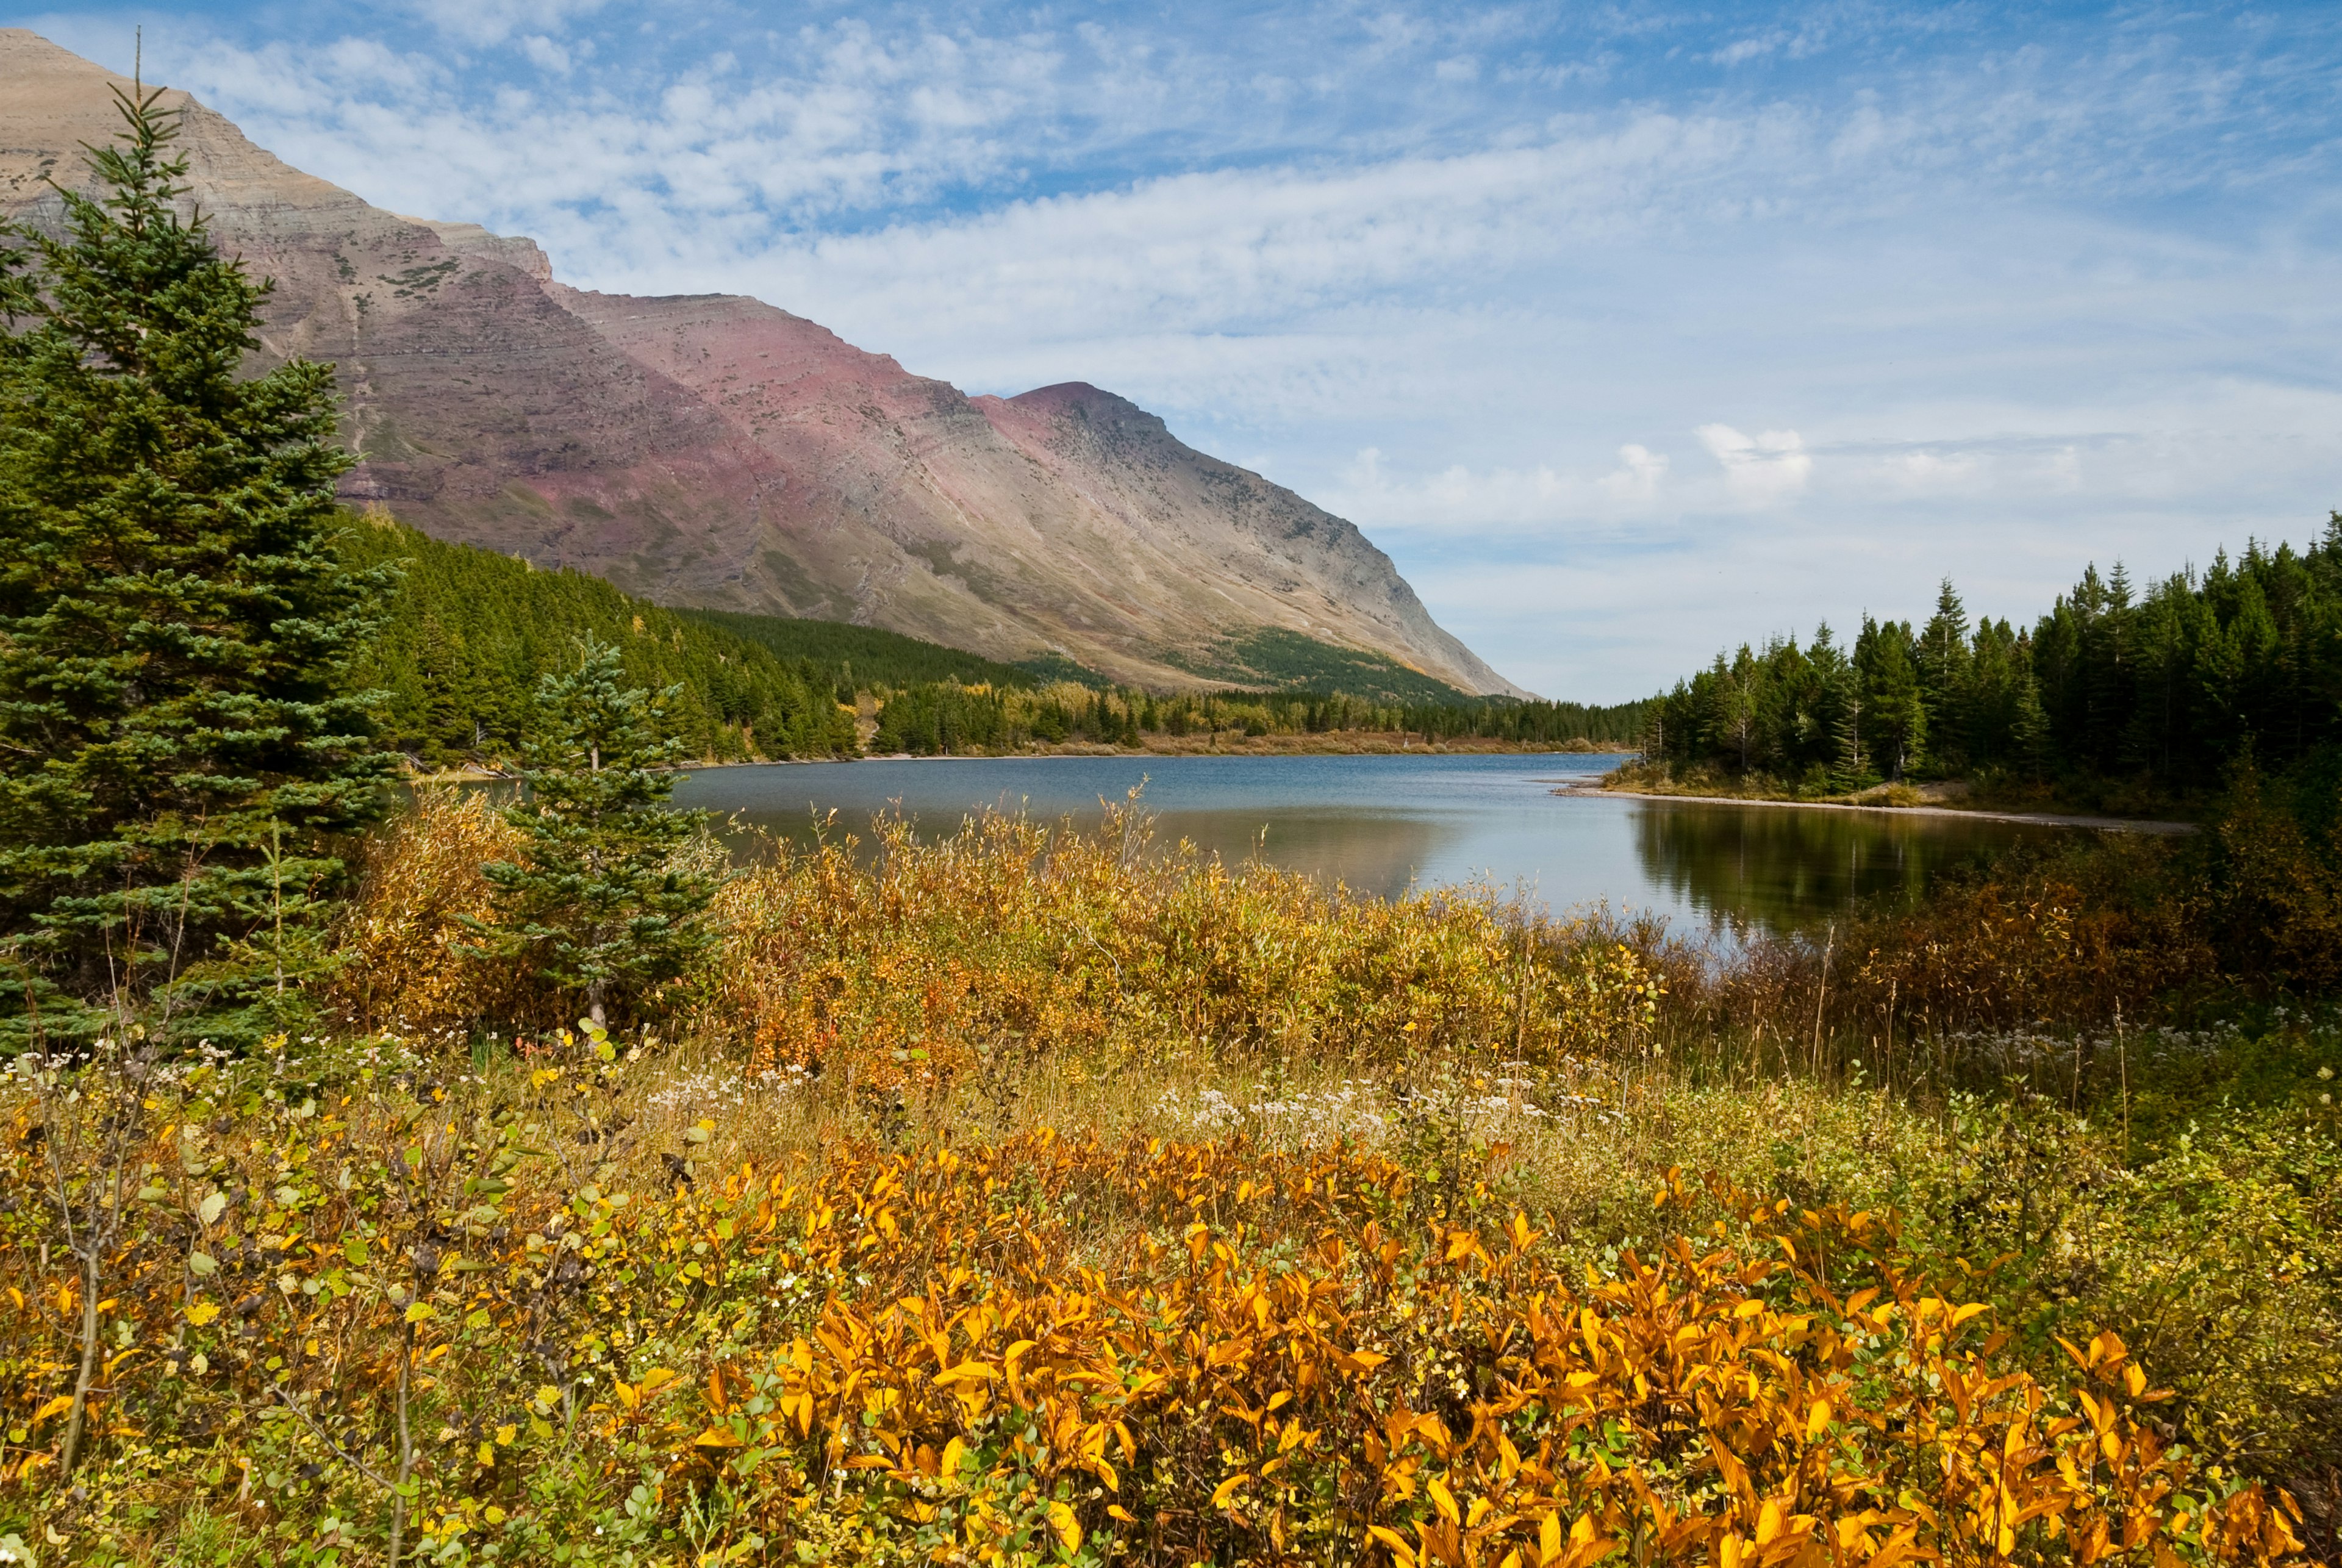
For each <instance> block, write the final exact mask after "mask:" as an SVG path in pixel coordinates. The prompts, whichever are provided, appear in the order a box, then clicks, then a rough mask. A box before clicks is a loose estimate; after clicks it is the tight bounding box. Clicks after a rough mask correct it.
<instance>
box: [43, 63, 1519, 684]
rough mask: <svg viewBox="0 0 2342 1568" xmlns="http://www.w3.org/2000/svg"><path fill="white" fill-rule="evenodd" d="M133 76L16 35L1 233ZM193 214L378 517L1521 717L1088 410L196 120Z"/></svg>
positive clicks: (1286, 498) (52, 207)
mask: <svg viewBox="0 0 2342 1568" xmlns="http://www.w3.org/2000/svg"><path fill="white" fill-rule="evenodd" d="M112 85H127V84H126V83H123V82H122V80H121V78H119V77H116V76H115V75H112V74H111V73H109V72H107V71H105V70H104V69H102V68H101V67H99V66H97V65H93V64H91V63H90V62H88V61H85V60H83V59H81V58H80V57H79V56H77V55H72V54H70V53H68V52H66V51H65V50H63V49H60V48H58V47H56V46H55V45H51V44H49V43H47V42H46V41H45V40H44V39H42V38H40V37H38V36H37V35H34V34H32V33H28V32H25V31H22V30H17V29H0V214H4V215H9V216H13V217H16V218H20V219H25V220H29V221H32V222H35V223H47V222H53V221H54V220H55V217H56V216H57V215H58V212H59V210H60V203H59V201H58V198H57V196H56V195H55V192H54V191H51V190H50V189H49V188H48V186H47V185H45V180H47V179H55V180H56V181H58V182H59V183H61V184H65V185H69V186H75V187H78V186H79V185H82V184H85V181H86V171H85V169H84V168H83V166H82V163H81V158H80V155H79V152H78V148H79V145H80V144H82V143H85V142H100V141H104V140H105V139H107V138H108V137H110V136H111V135H113V134H114V131H115V125H116V121H115V110H114V107H113V103H112V99H111V95H110V94H109V93H108V90H107V89H108V88H109V86H112ZM169 101H171V102H173V103H174V104H175V105H179V106H181V107H183V108H184V111H185V117H184V121H183V126H184V130H183V140H184V144H185V147H186V149H187V151H188V153H189V155H190V156H191V162H192V167H191V172H190V177H191V180H192V183H193V185H194V192H193V195H194V197H195V200H197V201H198V202H200V203H201V205H203V207H204V209H205V211H206V212H208V213H209V214H210V215H211V219H212V223H213V225H214V226H215V232H216V233H217V234H218V235H219V236H220V237H221V239H222V241H223V244H224V245H225V248H227V249H229V250H232V251H236V252H240V253H241V254H242V255H244V256H245V258H246V259H247V261H249V262H250V264H251V265H253V267H254V268H255V270H256V271H258V272H260V273H263V274H265V275H268V276H271V277H273V278H275V280H276V281H277V292H276V295H275V300H274V302H273V304H272V306H271V308H270V312H269V317H270V330H269V331H268V333H267V334H266V336H265V345H264V346H265V352H266V353H267V354H269V355H296V354H298V355H308V356H310V357H312V358H315V359H325V360H332V361H335V362H336V364H337V365H339V368H340V383H341V387H342V391H343V394H344V395H345V398H346V400H347V404H348V417H347V422H346V429H347V432H348V434H349V438H350V440H351V442H352V443H353V444H354V446H355V449H356V450H357V451H358V452H359V454H361V456H362V458H363V461H362V462H361V464H359V466H358V467H357V469H356V470H355V472H354V473H352V474H351V475H350V476H349V478H348V479H347V480H346V481H345V490H346V494H348V496H349V497H350V498H351V499H352V500H353V501H356V502H364V503H375V504H381V505H384V506H386V507H388V508H389V509H390V510H391V511H392V512H394V513H395V514H396V515H397V516H399V517H400V518H401V519H402V520H404V521H406V522H408V523H411V524H415V525H416V526H418V527H420V528H422V529H424V530H425V531H426V532H428V533H430V534H435V535H437V536H439V537H442V538H446V539H453V540H459V541H463V542H465V543H469V544H481V545H485V546H488V547H490V548H494V549H496V550H501V551H504V552H505V553H507V554H515V555H519V556H522V557H525V558H526V559H527V560H529V561H532V562H534V563H536V564H540V565H546V566H554V565H561V566H574V567H577V568H579V569H582V570H584V571H587V572H591V573H594V574H596V575H599V576H603V577H606V578H607V579H609V580H610V581H611V582H613V583H615V584H617V585H618V586H620V587H622V588H625V589H626V590H627V591H628V592H630V593H635V594H642V595H644V596H646V597H649V598H653V599H656V600H658V601H660V602H662V603H666V604H678V605H697V606H704V607H710V608H723V609H740V610H754V611H760V612H764V613H767V614H791V615H818V616H825V617H828V618H832V619H837V620H850V621H856V622H860V623H864V624H873V625H878V626H884V627H887V628H889V629H892V630H895V631H899V632H904V633H907V634H912V635H914V636H920V637H926V638H929V639H932V640H935V641H938V642H943V643H948V644H953V645H955V646H959V647H964V648H967V649H969V650H971V651H973V652H976V653H979V654H986V655H987V656H990V657H995V658H1002V659H1020V658H1029V657H1032V656H1034V655H1036V654H1043V653H1047V652H1052V651H1054V652H1057V653H1061V654H1065V655H1066V656H1068V657H1071V658H1073V659H1075V660H1077V661H1078V662H1080V663H1082V664H1087V665H1089V666H1091V667H1093V668H1095V669H1098V670H1101V671H1103V672H1106V673H1107V674H1113V675H1115V676H1116V677H1118V678H1121V679H1125V680H1135V681H1144V682H1146V683H1149V684H1158V685H1160V684H1191V683H1193V682H1195V681H1196V680H1198V679H1200V678H1206V677H1214V676H1221V677H1225V676H1227V675H1231V674H1240V673H1241V664H1240V662H1239V661H1240V654H1239V653H1238V652H1237V650H1240V649H1241V648H1242V647H1243V646H1244V645H1245V644H1246V641H1247V639H1254V640H1256V639H1257V638H1258V636H1259V634H1261V633H1263V632H1273V633H1284V634H1302V635H1305V636H1307V637H1310V638H1314V639H1316V640H1318V641H1320V642H1324V643H1328V644H1336V645H1338V646H1347V647H1354V648H1362V649H1366V650H1370V651H1373V652H1376V653H1380V654H1386V655H1388V656H1389V657H1392V658H1394V659H1396V660H1398V661H1399V662H1400V663H1402V664H1407V665H1409V666H1411V667H1413V668H1415V669H1417V670H1420V671H1422V672H1424V673H1425V674H1429V675H1432V676H1434V677H1435V678H1436V679H1438V680H1442V681H1445V682H1446V683H1448V684H1451V685H1455V686H1457V687H1459V688H1461V689H1463V690H1466V691H1471V692H1491V693H1496V692H1501V693H1517V691H1518V688H1516V687H1515V686H1513V685H1512V684H1510V683H1509V682H1507V681H1506V680H1505V679H1504V678H1503V677H1502V676H1500V675H1498V674H1496V672H1495V671H1494V670H1491V669H1490V668H1489V667H1488V666H1487V665H1486V664H1484V663H1482V662H1481V661H1480V659H1479V658H1477V657H1476V655H1475V654H1473V653H1472V652H1471V650H1470V649H1468V648H1466V646H1465V645H1464V644H1462V643H1460V642H1458V641H1457V640H1456V638H1455V637H1453V636H1451V635H1449V634H1447V633H1446V632H1445V631H1443V630H1442V629H1441V628H1440V627H1439V626H1438V625H1437V624H1435V623H1434V622H1433V621H1432V619H1431V617H1430V615H1429V614H1428V613H1427V612H1426V610H1425V609H1424V607H1423V604H1422V603H1421V602H1420V601H1419V600H1417V599H1416V595H1415V592H1414V590H1413V589H1411V588H1410V587H1408V586H1407V584H1406V581H1405V580H1404V579H1403V578H1401V577H1400V576H1399V574H1398V573H1397V572H1396V569H1394V567H1393V566H1392V564H1391V562H1390V559H1389V557H1388V556H1386V555H1385V554H1383V553H1382V552H1381V551H1380V550H1377V549H1376V548H1375V546H1374V545H1373V544H1371V543H1369V542H1368V541H1367V540H1366V537H1365V536H1364V535H1363V534H1360V533H1359V532H1358V530H1357V529H1356V527H1355V526H1354V525H1352V524H1349V523H1347V522H1345V521H1344V520H1342V519H1341V518H1338V517H1336V516H1333V515H1331V514H1328V513H1326V512H1324V511H1322V510H1320V509H1319V508H1317V507H1316V506H1313V505H1311V504H1309V503H1308V502H1306V501H1305V500H1303V499H1302V498H1301V497H1300V496H1298V495H1296V494H1294V493H1293V492H1291V491H1289V490H1286V489H1283V488H1281V487H1280V486H1277V485H1275V484H1270V483H1268V482H1267V481H1266V480H1265V479H1263V478H1262V477H1260V475H1258V474H1252V473H1249V472H1247V471H1246V470H1244V469H1241V468H1237V467H1235V466H1233V465H1231V464H1225V463H1222V462H1219V461H1218V460H1217V459H1215V458H1212V457H1209V456H1206V454H1202V453H1199V452H1196V451H1194V450H1193V449H1191V448H1189V447H1187V446H1186V445H1184V444H1181V443H1180V442H1179V441H1178V440H1177V438H1176V437H1175V436H1173V435H1172V434H1170V432H1169V431H1168V430H1166V428H1165V426H1164V424H1163V422H1162V421H1161V420H1160V419H1157V418H1156V417H1155V416H1154V415H1152V414H1147V413H1146V412H1145V411H1144V410H1142V409H1140V408H1138V407H1136V405H1135V404H1130V403H1128V402H1126V401H1125V400H1124V399H1122V398H1120V397H1116V396H1115V395H1114V394H1111V393H1106V392H1102V391H1100V390H1098V389H1097V388H1096V387H1092V386H1087V385H1081V384H1077V383H1076V384H1069V385H1063V386H1052V387H1045V388H1043V389H1041V390H1039V391H1037V392H1029V393H1026V394H1024V395H1023V396H1020V397H1014V398H1006V399H1002V398H996V397H969V396H966V394H962V393H961V392H960V391H958V390H957V389H956V388H955V387H953V386H950V385H946V383H943V382H940V381H936V380H931V379H929V378H927V377H924V376H918V375H912V374H910V373H909V372H907V371H906V370H904V369H903V367H902V366H901V365H897V364H896V362H895V361H894V360H892V359H890V358H887V357H886V356H884V355H872V354H867V353H865V352H863V351H862V350H860V349H858V348H856V347H855V346H853V345H851V344H848V343H846V342H844V341H842V340H841V339H839V338H838V337H837V336H836V335H834V334H832V333H830V332H828V331H826V330H825V329H824V328H822V327H820V326H818V325H815V324H814V323H812V322H809V321H806V320H804V319H802V318H801V317H798V316H794V315H789V314H788V313H787V312H786V311H783V310H778V309H776V308H775V307H773V306H771V305H765V304H763V303H761V302H759V301H757V300H753V299H746V298H742V297H737V296H733V295H692V296H684V297H675V298H656V299H637V298H630V297H626V296H623V295H599V294H590V293H586V292H583V291H580V290H576V289H573V288H569V287H566V286H565V285H562V284H560V283H559V282H557V281H556V280H555V278H554V276H553V274H552V268H551V266H550V265H548V264H547V262H546V260H545V255H544V254H543V253H542V252H541V251H539V250H538V249H537V247H536V246H535V245H534V244H532V243H531V242H529V241H527V240H525V239H511V238H505V237H502V236H499V235H492V234H489V233H488V232H487V231H485V230H484V229H482V228H480V227H479V226H477V225H471V224H461V223H442V222H434V221H430V220H424V219H415V218H407V217H401V216H399V215H395V214H392V213H388V212H385V211H383V210H382V209H380V208H377V207H374V206H371V205H368V204H366V203H365V202H364V201H362V200H360V199H359V198H358V197H357V196H355V195H352V194H350V193H349V192H347V191H345V190H342V189H340V188H339V187H337V186H335V185H329V184H327V183H326V182H325V181H323V180H319V179H316V178H314V177H313V176H311V175H305V174H303V173H301V172H300V171H299V170H297V169H294V168H291V167H289V166H287V165H285V164H284V163H282V162H281V161H279V160H278V159H276V158H275V157H273V156H271V155H269V154H268V153H266V152H265V151H263V150H262V149H261V148H259V147H256V146H255V145H253V144H252V143H251V142H250V141H249V140H247V139H246V138H245V136H244V135H243V134H242V133H241V132H239V131H238V130H237V129H236V128H235V126H234V125H231V124H230V123H229V122H228V121H227V120H225V118H223V117H222V116H220V115H217V114H215V113H214V112H212V111H211V110H209V109H206V108H205V107H204V106H203V105H200V104H198V103H196V102H195V101H194V100H193V99H191V98H187V97H185V95H172V97H171V99H170V100H169Z"/></svg>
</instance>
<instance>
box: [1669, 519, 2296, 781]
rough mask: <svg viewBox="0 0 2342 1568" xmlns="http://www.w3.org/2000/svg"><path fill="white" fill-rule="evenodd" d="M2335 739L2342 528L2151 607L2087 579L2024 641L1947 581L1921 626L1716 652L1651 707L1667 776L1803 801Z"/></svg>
mask: <svg viewBox="0 0 2342 1568" xmlns="http://www.w3.org/2000/svg"><path fill="white" fill-rule="evenodd" d="M2337 740H2342V513H2337V514H2333V516H2332V518H2331V519H2330V521H2329V522H2328V524H2327V530H2326V534H2325V536H2324V537H2323V538H2322V539H2320V540H2319V541H2318V542H2317V544H2313V545H2311V546H2310V547H2309V548H2308V549H2307V550H2306V551H2300V552H2297V551H2296V550H2294V548H2293V547H2292V546H2291V545H2289V544H2279V545H2277V547H2276V548H2274V549H2270V548H2267V547H2266V546H2264V545H2262V544H2258V543H2250V544H2247V546H2246V549H2245V552H2244V554H2243V555H2242V556H2241V557H2239V558H2237V559H2235V560H2231V559H2230V558H2229V557H2228V555H2227V552H2225V551H2223V552H2221V553H2220V554H2217V556H2215V557H2214V559H2213V562H2212V564H2211V565H2210V566H2209V567H2208V568H2207V569H2206V570H2205V571H2203V572H2201V573H2200V574H2199V573H2195V572H2181V573H2177V574H2173V575H2171V576H2169V577H2167V578H2164V579H2163V580H2161V581H2159V582H2156V583H2153V584H2149V585H2148V586H2147V589H2146V591H2145V592H2144V593H2141V592H2139V591H2137V589H2136V588H2135V587H2134V586H2133V584H2131V582H2130V580H2129V577H2128V575H2127V574H2126V573H2125V571H2124V570H2123V568H2122V567H2121V566H2119V565H2117V567H2116V568H2115V569H2114V571H2113V573H2112V574H2110V575H2107V576H2101V575H2100V574H2099V573H2098V571H2097V567H2096V566H2092V567H2091V568H2090V569H2088V570H2087V571H2086V572H2085V573H2084V574H2083V575H2082V579H2081V581H2080V582H2079V583H2077V584H2076V585H2075V587H2074V589H2073V591H2072V592H2071V593H2070V594H2065V595H2063V596H2061V597H2060V598H2059V599H2058V600H2057V603H2056V604H2054V605H2053V606H2052V607H2051V608H2050V610H2049V611H2048V613H2047V614H2044V615H2043V616H2041V618H2040V619H2039V620H2038V621H2037V623H2036V624H2034V625H2033V626H2032V627H2030V628H2029V629H2028V628H2023V627H2017V626H2012V625H2011V624H2010V623H2008V622H2007V621H2006V620H2000V621H1995V620H1989V619H1986V620H1979V621H1977V622H1976V623H1975V624H1970V622H1969V619H1968V616H1967V610H1966V608H1965V607H1964V606H1963V604H1962V603H1961V600H1960V596H1959V594H1958V593H1957V591H1956V590H1955V589H1954V587H1953V585H1952V584H1951V583H1950V582H1949V581H1948V580H1947V582H1946V583H1945V584H1944V585H1943V588H1942V591H1941V593H1940V594H1938V596H1937V604H1936V613H1935V614H1934V615H1933V617H1931V618H1930V619H1929V620H1928V621H1927V623H1926V624H1924V625H1921V626H1918V627H1917V628H1914V626H1913V625H1912V624H1911V623H1909V622H1907V621H1879V620H1875V619H1873V618H1871V617H1870V616H1868V615H1865V616H1864V617H1863V620H1862V626H1861V630H1860V631H1859V632H1858V633H1857V634H1856V636H1855V638H1854V641H1853V643H1852V644H1851V646H1848V645H1846V644H1841V643H1840V642H1839V641H1838V639H1837V635H1836V634H1834V633H1833V632H1832V631H1831V630H1830V628H1829V626H1828V625H1827V624H1824V625H1822V626H1821V627H1819V628H1818V629H1817V631H1816V632H1815V634H1814V636H1813V639H1812V641H1811V642H1809V643H1806V644H1802V645H1801V644H1798V643H1797V640H1796V639H1795V638H1793V637H1792V638H1776V639H1774V640H1773V641H1771V642H1768V643H1767V644H1765V645H1764V646H1763V647H1761V648H1752V647H1750V646H1748V645H1747V644H1742V646H1741V647H1740V648H1739V650H1738V651H1737V652H1736V653H1735V654H1732V655H1731V656H1729V657H1726V655H1725V654H1717V655H1716V661H1715V663H1714V664H1711V665H1710V666H1709V667H1708V668H1707V669H1706V670H1703V671H1701V672H1700V673H1699V674H1696V675H1695V676H1693V677H1692V678H1691V679H1689V680H1687V681H1682V682H1679V683H1677V684H1676V687H1675V689H1674V690H1673V691H1672V692H1670V693H1668V694H1666V696H1665V697H1662V698H1660V699H1658V700H1657V701H1656V703H1654V704H1652V712H1651V722H1650V728H1649V732H1648V734H1647V736H1646V749H1647V750H1648V751H1649V752H1650V754H1652V755H1653V756H1654V757H1655V758H1663V759H1665V760H1666V762H1667V763H1668V764H1671V765H1676V766H1690V767H1706V768H1711V769H1715V770H1718V771H1721V772H1723V773H1726V774H1733V775H1738V776H1741V777H1744V778H1747V779H1759V778H1764V779H1771V780H1776V781H1779V782H1780V783H1782V784H1787V785H1789V786H1792V787H1796V788H1798V789H1800V790H1803V791H1806V792H1808V793H1824V792H1841V791H1847V790H1855V789H1861V788H1865V787H1867V786H1869V785H1872V784H1878V783H1881V782H1887V781H1892V780H1896V779H1903V778H1930V777H1956V776H1958V777H1966V776H1978V777H2006V778H2013V779H2020V780H2035V781H2054V780H2058V779H2069V780H2070V779H2077V778H2095V779H2115V778H2128V779H2141V780H2146V781H2149V782H2151V783H2153V784H2155V785H2157V786H2158V787H2160V788H2163V789H2167V790H2172V791H2180V792H2185V791H2190V790H2197V789H2201V788H2205V787H2208V786H2211V785H2215V784H2217V783H2219V781H2220V778H2221V776H2222V774H2223V773H2224V772H2225V770H2227V768H2228V767H2229V766H2230V765H2231V764H2234V763H2235V762H2236V761H2237V760H2238V759H2239V758H2242V757H2245V756H2247V755H2249V756H2250V757H2251V758H2252V759H2253V760H2254V761H2255V763H2256V764H2258V765H2259V766H2261V767H2264V768H2269V769H2277V770H2281V769H2285V768H2287V767H2290V766H2292V765H2293V764H2297V763H2300V762H2302V761H2303V760H2305V759H2307V758H2308V757H2310V756H2311V755H2312V754H2316V753H2317V752H2318V751H2319V749H2320V748H2322V747H2325V746H2327V745H2328V744H2332V743H2334V742H2335V741H2337Z"/></svg>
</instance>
